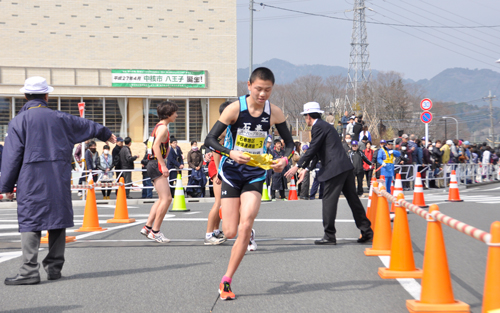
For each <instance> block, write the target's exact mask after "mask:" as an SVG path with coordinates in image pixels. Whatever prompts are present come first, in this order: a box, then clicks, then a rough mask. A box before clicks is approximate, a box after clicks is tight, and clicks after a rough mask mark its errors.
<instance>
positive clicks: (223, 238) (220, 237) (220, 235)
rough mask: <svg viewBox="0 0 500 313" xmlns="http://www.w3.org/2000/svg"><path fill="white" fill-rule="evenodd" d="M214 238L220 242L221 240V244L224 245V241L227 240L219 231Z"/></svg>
mask: <svg viewBox="0 0 500 313" xmlns="http://www.w3.org/2000/svg"><path fill="white" fill-rule="evenodd" d="M215 237H217V238H219V239H221V240H222V242H221V243H224V242H226V240H227V237H226V235H224V233H223V232H222V231H220V233H219V234H218V235H216V236H215Z"/></svg>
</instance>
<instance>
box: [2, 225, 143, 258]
mask: <svg viewBox="0 0 500 313" xmlns="http://www.w3.org/2000/svg"><path fill="white" fill-rule="evenodd" d="M146 221H147V220H140V221H137V222H135V223H130V224H125V225H120V226H116V227H111V228H108V229H107V230H104V231H98V232H91V233H87V234H83V235H79V236H76V240H79V239H83V238H87V237H91V236H94V235H98V234H103V233H107V232H110V231H113V230H117V229H122V228H127V227H132V226H136V225H139V224H142V223H145V222H146ZM77 242H78V241H77ZM44 249H45V248H40V250H39V251H42V250H44ZM21 255H22V252H21V251H15V252H4V253H0V263H2V262H5V261H8V260H12V259H15V258H17V257H20V256H21Z"/></svg>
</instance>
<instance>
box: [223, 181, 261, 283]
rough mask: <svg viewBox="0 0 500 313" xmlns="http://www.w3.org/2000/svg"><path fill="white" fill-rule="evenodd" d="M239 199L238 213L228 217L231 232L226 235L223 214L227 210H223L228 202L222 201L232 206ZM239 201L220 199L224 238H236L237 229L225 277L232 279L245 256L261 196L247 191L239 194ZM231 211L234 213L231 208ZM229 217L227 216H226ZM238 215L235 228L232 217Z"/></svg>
mask: <svg viewBox="0 0 500 313" xmlns="http://www.w3.org/2000/svg"><path fill="white" fill-rule="evenodd" d="M240 199H241V204H240V210H239V211H240V213H237V214H235V213H233V214H232V215H230V216H231V217H232V219H231V220H230V223H231V226H230V227H228V228H230V229H231V232H228V233H226V227H225V226H226V215H224V213H225V212H227V211H229V210H224V209H225V205H226V204H229V203H228V202H229V201H224V200H232V202H233V205H234V204H236V202H239V201H240ZM240 199H237V198H230V199H222V218H223V220H224V225H223V226H224V233H226V236H227V237H228V238H234V236H236V231H235V228H237V232H238V238H237V239H236V241H235V242H234V245H233V248H232V250H231V258H230V259H229V265H228V267H227V271H226V274H225V276H227V277H230V278H232V277H233V275H234V273H235V272H236V270H237V269H238V266H239V265H240V263H241V260H242V259H243V256H244V255H245V252H246V251H247V246H248V242H249V241H250V233H251V232H252V227H253V222H254V220H255V217H257V214H258V213H259V209H260V199H261V194H260V192H257V191H247V192H244V193H242V194H241V196H240ZM232 211H236V210H235V209H234V207H233V210H232ZM228 215H229V214H228ZM236 215H238V216H239V223H238V225H237V227H234V226H235V225H234V222H235V220H234V217H235V216H236Z"/></svg>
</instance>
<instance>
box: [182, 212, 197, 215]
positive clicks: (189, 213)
mask: <svg viewBox="0 0 500 313" xmlns="http://www.w3.org/2000/svg"><path fill="white" fill-rule="evenodd" d="M198 213H201V212H187V213H184V214H185V215H192V214H198Z"/></svg>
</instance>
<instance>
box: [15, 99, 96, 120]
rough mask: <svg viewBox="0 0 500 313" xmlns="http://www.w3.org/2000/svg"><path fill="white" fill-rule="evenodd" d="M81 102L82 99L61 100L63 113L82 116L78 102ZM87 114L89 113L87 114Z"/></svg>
mask: <svg viewBox="0 0 500 313" xmlns="http://www.w3.org/2000/svg"><path fill="white" fill-rule="evenodd" d="M80 101H81V98H61V111H63V112H66V113H69V114H71V115H74V116H80V111H78V102H80ZM16 105H17V103H16ZM86 114H87V112H85V115H86Z"/></svg>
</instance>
